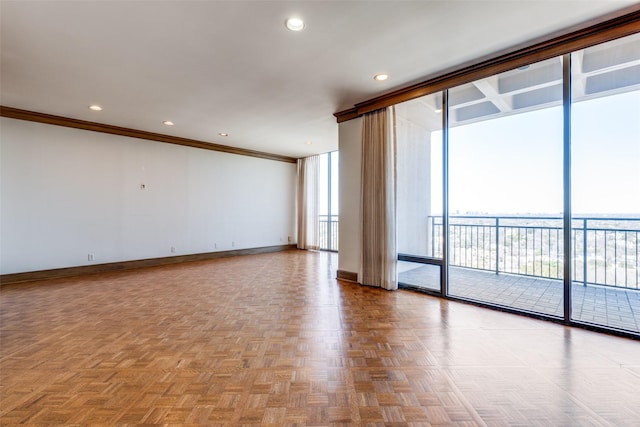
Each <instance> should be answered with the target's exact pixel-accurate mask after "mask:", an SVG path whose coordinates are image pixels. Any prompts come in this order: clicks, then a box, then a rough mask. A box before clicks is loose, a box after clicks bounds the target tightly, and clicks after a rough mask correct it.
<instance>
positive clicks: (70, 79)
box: [0, 0, 638, 157]
mask: <svg viewBox="0 0 640 427" xmlns="http://www.w3.org/2000/svg"><path fill="white" fill-rule="evenodd" d="M637 4H638V3H637V2H636V1H628V0H625V1H615V0H603V1H586V0H584V1H567V0H553V1H550V0H549V1H538V0H521V1H516V0H512V1H482V0H475V1H455V0H449V1H447V0H442V1H239V0H236V1H177V0H176V1H153V0H146V1H145V0H139V1H115V0H113V1H106V0H104V1H89V0H85V1H83V0H77V1H56V0H52V1H27V0H20V1H14V0H0V17H1V34H0V35H1V48H2V58H1V64H0V66H1V68H0V76H1V80H0V103H1V104H2V105H3V106H7V107H14V108H21V109H26V110H31V111H37V112H42V113H48V114H54V115H60V116H65V117H71V118H77V119H82V120H90V121H95V122H100V123H106V124H111V125H116V126H123V127H129V128H134V129H139V130H144V131H150V132H157V133H164V134H168V135H175V136H180V137H184V138H191V139H196V140H201V141H207V142H213V143H218V144H224V145H231V146H235V147H241V148H247V149H252V150H259V151H265V152H269V153H275V154H281V155H286V156H293V157H303V156H306V155H310V154H315V153H321V152H327V151H332V150H335V149H337V147H338V126H337V124H336V121H335V118H334V117H333V115H332V114H333V113H334V112H336V111H339V110H343V109H346V108H349V107H352V106H353V105H354V104H355V103H358V102H361V101H364V100H366V99H369V98H371V97H374V96H377V95H380V94H383V93H385V92H389V91H391V90H393V89H397V88H399V87H402V86H406V85H408V84H410V83H414V82H417V81H420V80H424V79H425V77H428V76H433V75H437V74H438V73H439V72H441V71H442V70H445V69H451V68H455V67H457V66H460V65H461V64H468V63H469V62H470V61H473V60H474V59H477V58H480V57H485V56H487V55H491V54H495V53H496V52H500V51H504V50H505V49H507V50H508V49H509V48H512V47H514V46H518V45H521V44H523V43H526V42H527V41H531V40H534V39H537V38H539V37H541V36H545V35H548V34H551V33H554V32H557V31H561V30H563V29H566V28H570V27H572V26H576V25H580V24H581V23H583V22H585V21H588V20H591V19H593V18H597V17H600V16H603V15H607V14H611V13H618V11H620V10H622V9H625V8H627V7H629V6H632V5H637ZM292 15H296V16H299V17H302V18H303V19H304V20H305V22H306V28H305V30H304V31H302V32H299V33H294V32H290V31H288V30H287V29H286V28H285V26H284V21H285V19H286V18H287V17H289V16H292ZM379 72H386V73H388V74H389V75H390V76H391V77H390V79H389V80H388V81H386V82H382V83H380V82H375V81H374V80H373V75H374V74H376V73H379ZM90 104H99V105H101V106H102V107H103V108H104V110H103V111H101V112H98V113H96V112H92V111H89V110H88V108H87V107H88V106H89V105H90ZM164 120H171V121H173V122H175V124H176V125H175V126H173V127H168V126H165V125H163V124H162V121H164ZM219 132H227V133H229V136H228V137H221V136H218V133H219ZM307 141H312V144H311V145H308V144H306V142H307Z"/></svg>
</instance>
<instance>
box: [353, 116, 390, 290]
mask: <svg viewBox="0 0 640 427" xmlns="http://www.w3.org/2000/svg"><path fill="white" fill-rule="evenodd" d="M393 116H394V110H393V107H389V108H387V109H384V110H377V111H374V112H372V113H369V114H366V115H365V116H364V118H363V121H362V123H363V125H362V126H363V128H362V192H361V202H362V221H361V224H362V258H361V266H360V269H361V271H360V277H361V282H362V284H364V285H369V286H376V287H381V288H384V289H388V290H395V289H398V279H397V274H396V269H397V253H396V218H395V213H396V162H395V134H394V133H395V131H394V129H395V127H394V123H393V122H394V120H393V118H394V117H393Z"/></svg>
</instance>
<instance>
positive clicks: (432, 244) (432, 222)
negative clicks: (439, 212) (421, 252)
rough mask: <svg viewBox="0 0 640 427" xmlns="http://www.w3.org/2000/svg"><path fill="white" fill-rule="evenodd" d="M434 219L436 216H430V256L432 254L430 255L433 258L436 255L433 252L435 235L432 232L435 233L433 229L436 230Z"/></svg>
mask: <svg viewBox="0 0 640 427" xmlns="http://www.w3.org/2000/svg"><path fill="white" fill-rule="evenodd" d="M435 219H436V218H435V217H434V216H432V217H431V256H432V257H434V258H435V256H436V252H435V248H436V245H435V236H434V235H433V234H434V233H435V231H436V228H435V224H436V222H435Z"/></svg>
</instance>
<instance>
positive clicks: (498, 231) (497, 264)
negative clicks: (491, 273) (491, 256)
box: [496, 217, 500, 274]
mask: <svg viewBox="0 0 640 427" xmlns="http://www.w3.org/2000/svg"><path fill="white" fill-rule="evenodd" d="M499 272H500V218H498V217H496V274H498V273H499Z"/></svg>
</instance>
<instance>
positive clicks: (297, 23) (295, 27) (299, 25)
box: [284, 18, 304, 31]
mask: <svg viewBox="0 0 640 427" xmlns="http://www.w3.org/2000/svg"><path fill="white" fill-rule="evenodd" d="M284 25H285V26H286V27H287V28H288V29H289V30H291V31H302V30H303V29H304V21H303V20H302V19H300V18H289V19H287V20H286V21H285V22H284Z"/></svg>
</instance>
